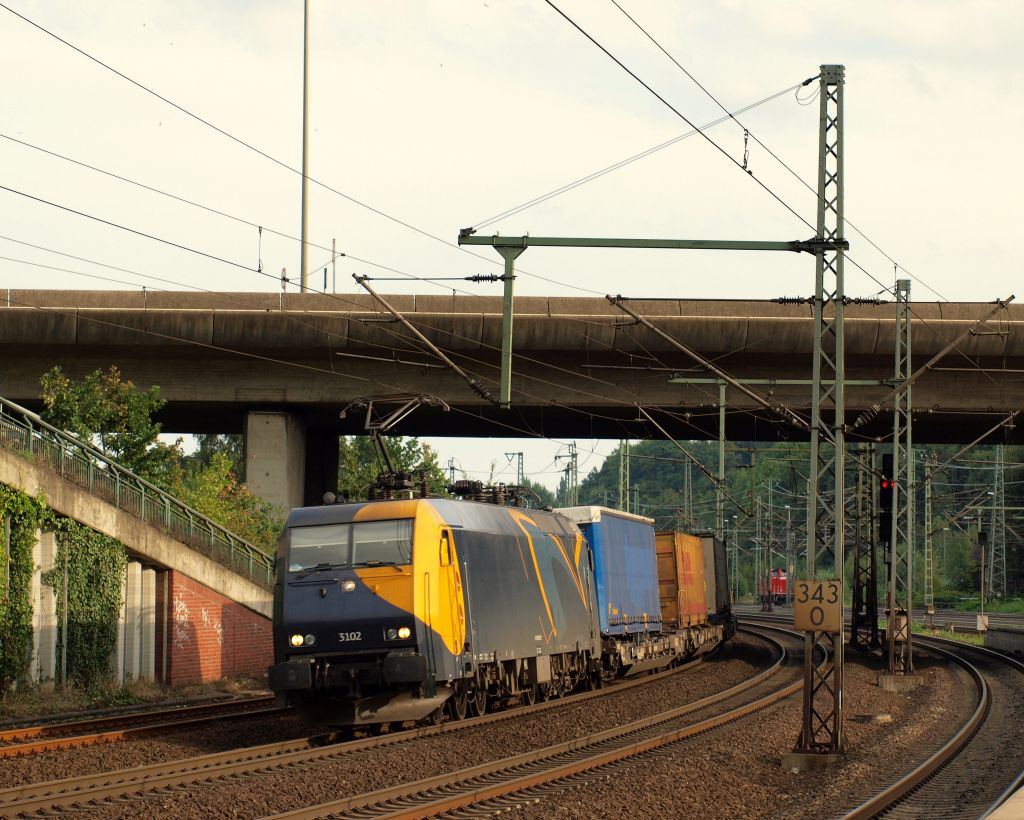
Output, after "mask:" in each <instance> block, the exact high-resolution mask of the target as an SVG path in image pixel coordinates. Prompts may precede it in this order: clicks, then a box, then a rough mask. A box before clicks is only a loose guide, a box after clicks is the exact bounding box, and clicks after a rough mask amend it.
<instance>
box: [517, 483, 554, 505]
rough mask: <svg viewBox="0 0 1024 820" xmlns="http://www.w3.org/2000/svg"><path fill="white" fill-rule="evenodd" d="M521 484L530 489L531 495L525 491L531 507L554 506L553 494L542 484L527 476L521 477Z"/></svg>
mask: <svg viewBox="0 0 1024 820" xmlns="http://www.w3.org/2000/svg"><path fill="white" fill-rule="evenodd" d="M523 486H524V487H525V488H526V489H527V490H530V491H531V492H532V493H533V495H531V494H530V493H527V497H528V499H529V501H530V505H531V506H533V507H554V506H555V494H554V493H553V492H551V490H549V489H548V488H547V487H545V486H544V485H543V484H538V483H537V482H536V481H531V480H530V479H528V478H524V479H523Z"/></svg>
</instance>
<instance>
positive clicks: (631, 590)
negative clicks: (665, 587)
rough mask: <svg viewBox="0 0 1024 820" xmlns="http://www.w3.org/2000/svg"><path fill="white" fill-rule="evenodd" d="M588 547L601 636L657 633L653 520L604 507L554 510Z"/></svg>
mask: <svg viewBox="0 0 1024 820" xmlns="http://www.w3.org/2000/svg"><path fill="white" fill-rule="evenodd" d="M555 512H557V513H560V514H561V515H564V516H566V517H567V518H569V519H571V520H572V521H574V522H575V523H576V525H577V526H578V527H579V528H580V530H581V531H582V532H583V536H584V538H586V539H587V541H588V542H589V543H590V549H591V551H592V552H593V554H594V576H595V578H596V579H597V603H598V611H599V612H600V622H601V634H602V635H632V634H635V633H641V632H660V631H661V602H660V599H659V592H658V558H657V555H656V553H655V549H654V520H653V519H651V518H643V517H641V516H639V515H632V514H631V513H624V512H620V511H619V510H610V509H608V508H607V507H566V508H563V509H559V510H555Z"/></svg>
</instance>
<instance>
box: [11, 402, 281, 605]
mask: <svg viewBox="0 0 1024 820" xmlns="http://www.w3.org/2000/svg"><path fill="white" fill-rule="evenodd" d="M0 445H2V446H4V447H6V448H7V449H10V450H15V451H17V452H20V453H24V454H25V455H27V456H29V458H30V459H31V460H32V461H33V462H34V463H36V464H41V465H42V466H46V467H49V468H50V469H52V470H54V471H55V472H57V473H58V474H59V475H60V476H61V477H62V478H63V479H65V480H66V481H70V482H71V483H73V484H77V485H78V486H79V487H83V488H85V489H87V490H88V491H89V492H90V493H92V494H93V495H95V496H97V497H99V498H101V499H103V500H104V501H106V502H108V503H110V504H112V505H113V506H115V507H117V508H118V509H119V510H124V511H125V512H127V513H130V514H131V515H134V516H135V517H136V518H139V519H141V520H142V521H145V522H146V523H147V524H150V525H152V526H154V527H156V528H157V529H159V530H161V531H162V532H164V533H166V534H167V535H170V536H172V537H174V538H175V539H177V540H179V541H181V542H182V543H184V544H186V545H187V546H189V547H191V548H192V549H194V550H196V551H197V552H199V553H202V554H203V555H205V556H207V557H208V558H210V559H212V560H214V561H216V562H217V563H219V564H223V565H224V566H226V567H229V568H230V569H231V570H232V571H234V572H236V573H238V574H239V575H242V576H243V577H245V578H248V579H249V580H250V581H252V582H254V583H256V584H259V585H260V586H263V587H267V588H269V587H271V586H273V583H274V559H273V556H270V555H267V554H266V553H265V552H263V551H262V550H260V549H259V548H258V547H255V546H253V545H252V544H250V543H249V542H248V541H246V540H244V539H243V538H239V537H238V536H237V535H235V534H234V533H232V532H230V531H229V530H227V529H225V528H224V527H222V526H221V525H220V524H218V523H217V522H216V521H213V520H211V519H209V518H207V517H206V516H205V515H203V514H202V513H201V512H198V511H197V510H194V509H192V508H191V507H189V506H188V505H187V504H184V503H182V502H181V501H179V500H178V499H177V498H175V497H174V496H172V495H170V494H169V493H167V492H165V491H164V490H161V489H160V488H159V487H157V486H156V485H155V484H150V483H149V482H148V481H146V480H145V479H144V478H140V477H139V476H137V475H135V473H133V472H131V471H130V470H128V469H126V468H124V467H122V466H121V465H119V464H118V463H117V462H115V461H112V460H111V459H110V458H108V457H107V456H105V455H103V453H101V452H100V451H99V450H96V449H94V448H93V447H91V446H90V445H88V444H86V443H84V442H82V441H80V440H79V439H77V438H76V437H75V436H72V435H70V434H68V433H66V432H64V431H63V430H60V429H58V428H57V427H54V426H53V425H51V424H48V423H47V422H45V421H43V419H41V418H40V417H39V416H38V415H36V414H35V413H33V412H32V411H31V410H27V409H25V408H24V407H21V406H20V405H17V404H15V403H14V402H10V401H7V400H6V399H4V398H0Z"/></svg>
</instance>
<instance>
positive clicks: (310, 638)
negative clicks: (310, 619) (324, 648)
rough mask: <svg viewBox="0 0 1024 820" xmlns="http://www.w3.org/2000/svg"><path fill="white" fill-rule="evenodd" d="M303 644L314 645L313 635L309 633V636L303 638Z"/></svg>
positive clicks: (314, 637)
mask: <svg viewBox="0 0 1024 820" xmlns="http://www.w3.org/2000/svg"><path fill="white" fill-rule="evenodd" d="M303 643H305V644H306V646H312V645H313V644H315V643H316V635H314V634H313V633H312V632H311V633H310V634H308V635H307V636H306V637H305V638H303Z"/></svg>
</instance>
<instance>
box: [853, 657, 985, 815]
mask: <svg viewBox="0 0 1024 820" xmlns="http://www.w3.org/2000/svg"><path fill="white" fill-rule="evenodd" d="M928 648H929V650H930V651H932V652H938V653H939V654H940V655H945V656H947V657H948V658H950V659H952V660H953V661H954V662H956V663H959V664H960V665H961V666H963V667H964V669H966V670H967V672H968V674H969V675H970V676H971V678H972V679H973V680H974V682H975V684H976V685H977V687H978V705H977V707H976V708H975V710H974V712H973V714H972V715H971V717H970V718H968V720H967V722H966V723H964V725H963V726H961V727H960V729H959V731H957V733H956V734H955V735H953V737H951V738H950V739H949V740H948V741H947V742H946V743H944V744H943V745H942V746H941V747H940V748H939V750H938V751H936V752H935V753H934V754H933V755H931V756H930V757H929V758H928V759H927V760H925V761H924V762H923V763H922V764H921V765H920V766H918V767H917V768H916V769H914V770H913V771H911V772H909V773H908V774H906V775H904V776H903V777H901V778H900V779H899V780H897V781H896V782H895V783H893V784H892V785H891V786H889V787H888V788H887V789H885V790H883V791H881V792H879V793H878V794H876V795H875V796H874V797H872V798H871V799H870V800H868V801H867V802H865V803H863V804H861V805H860V806H858V807H857V808H856V809H854V810H853V811H851V812H849V813H848V814H846V815H845V816H844V817H843V820H868V818H871V817H874V816H875V815H877V814H879V813H880V812H882V811H885V810H886V809H889V808H891V807H892V806H894V805H896V804H897V803H899V802H900V801H902V800H905V799H906V798H907V797H908V796H910V794H911V793H912V792H913V791H914V790H915V789H917V788H918V787H919V786H921V785H922V784H923V783H924V782H925V781H927V780H928V779H929V778H931V776H932V775H933V774H935V773H936V772H937V771H938V770H939V769H941V768H942V767H943V766H945V765H946V764H947V763H949V762H950V761H951V760H952V759H953V758H954V757H956V756H957V755H958V754H959V753H960V751H961V750H962V749H963V748H964V747H965V746H966V745H967V743H968V742H970V740H971V738H972V737H973V736H974V734H975V733H976V732H977V731H978V729H979V728H980V727H981V724H982V723H984V721H985V717H986V716H987V715H988V711H989V709H990V708H991V705H992V701H991V693H990V691H989V687H988V682H987V681H986V680H985V676H984V675H982V674H981V672H979V671H978V669H977V668H976V667H975V666H974V665H973V664H971V663H970V662H969V661H967V660H965V659H964V658H961V657H959V656H957V655H956V653H954V652H951V651H948V650H946V649H942V648H941V647H938V646H929V647H928Z"/></svg>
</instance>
